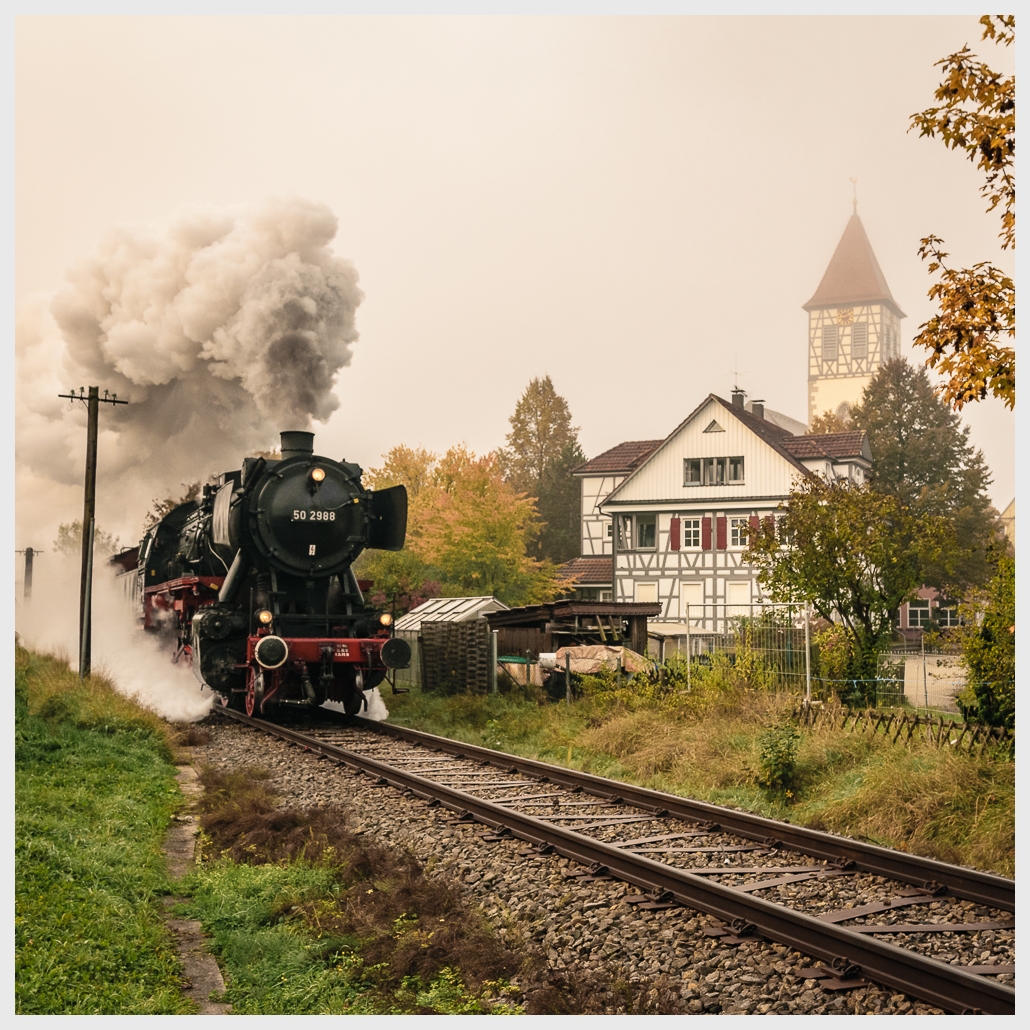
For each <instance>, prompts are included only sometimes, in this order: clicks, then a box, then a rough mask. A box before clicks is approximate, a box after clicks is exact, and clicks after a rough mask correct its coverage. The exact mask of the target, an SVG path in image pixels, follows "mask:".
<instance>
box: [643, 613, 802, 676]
mask: <svg viewBox="0 0 1030 1030" xmlns="http://www.w3.org/2000/svg"><path fill="white" fill-rule="evenodd" d="M809 628H810V627H809V619H808V616H807V614H806V610H805V608H804V606H802V605H795V604H688V605H687V606H686V618H685V620H684V622H683V623H680V624H677V627H676V630H675V632H674V633H669V632H665V633H663V634H662V636H661V647H660V648H659V650H660V654H659V656H658V657H659V658H660V659H668V658H669V657H671V656H672V655H674V654H675V655H678V656H679V657H680V658H682V659H687V676H688V681H689V679H690V678H691V676H692V671H693V668H694V667H695V666H696V665H711V664H713V663H714V662H715V661H716V660H717V656H724V659H725V660H728V661H729V662H730V663H731V664H732V665H733V666H735V667H736V669H737V670H738V671H739V672H740V673H741V674H742V675H745V676H747V677H748V679H750V680H752V681H753V682H755V683H756V684H761V685H763V686H775V687H781V688H786V689H792V690H800V691H802V692H805V691H808V690H810V689H811V680H812V667H811V640H810V632H809Z"/></svg>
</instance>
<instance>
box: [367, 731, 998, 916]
mask: <svg viewBox="0 0 1030 1030" xmlns="http://www.w3.org/2000/svg"><path fill="white" fill-rule="evenodd" d="M353 722H355V723H359V724H360V725H361V727H362V729H369V730H372V731H373V732H376V733H380V734H385V735H388V736H391V737H397V738H399V739H401V740H406V741H408V742H410V743H417V744H422V745H425V746H429V747H434V748H440V749H441V750H442V751H444V752H447V753H449V754H452V755H459V754H461V755H464V756H465V757H466V758H470V759H478V760H479V761H486V762H489V763H490V764H491V765H495V766H499V767H501V768H503V769H506V770H509V771H518V772H520V773H523V774H525V775H527V776H531V777H533V778H535V779H538V780H539V779H540V778H542V777H546V779H547V780H548V781H549V782H551V783H554V784H556V785H559V786H563V787H581V788H582V789H583V790H585V791H589V792H590V793H593V794H601V795H604V796H606V797H609V796H611V795H613V794H615V795H618V797H620V798H622V800H623V801H624V802H625V803H626V804H628V805H633V806H635V807H639V808H643V809H645V810H654V809H664V810H666V811H667V812H668V814H669V815H670V816H674V817H675V818H677V819H685V820H687V821H688V822H702V823H716V824H718V825H719V826H720V827H721V828H722V829H723V830H725V831H726V832H727V833H733V834H736V835H737V836H739V837H745V838H747V839H749V840H756V841H759V842H762V843H764V842H766V841H769V840H770V839H772V840H777V841H779V842H780V843H781V844H782V845H783V846H784V847H785V848H788V849H790V850H796V851H803V852H804V853H805V854H806V855H811V856H812V857H814V858H822V859H826V860H828V861H837V862H840V861H845V862H853V863H854V865H855V868H858V869H861V870H863V871H864V872H868V873H873V874H875V875H877V876H886V877H889V878H890V879H892V880H900V881H902V882H903V883H909V884H912V885H914V886H918V887H923V886H927V885H929V884H939V885H941V886H943V887H947V888H948V891H949V892H950V893H951V894H953V895H955V897H958V898H964V899H965V900H967V901H975V902H978V903H979V904H982V905H989V906H991V907H992V908H999V909H1002V910H1004V911H1006V912H1012V913H1013V914H1014V913H1015V910H1016V885H1015V882H1014V881H1013V880H1009V879H1006V878H1005V877H1003V876H995V875H994V874H992V873H984V872H980V871H979V870H977V869H964V868H962V867H961V866H953V865H948V864H947V863H946V862H938V861H936V860H935V859H932V858H923V857H921V856H919V855H909V854H906V853H905V852H903V851H893V850H891V849H890V848H883V847H879V846H877V845H875V844H866V843H863V842H862V841H856V840H851V839H849V838H847V837H838V836H837V835H836V834H832V833H824V832H822V831H821V830H810V829H807V828H805V827H803V826H794V825H792V824H790V823H784V822H778V821H777V820H775V819H766V818H765V817H764V816H760V815H753V814H751V813H750V812H741V811H738V810H736V809H732V808H724V807H722V806H720V805H711V804H707V803H706V802H704V801H693V800H691V799H690V798H683V797H679V796H678V795H676V794H666V793H664V792H662V791H657V790H649V789H647V788H646V787H637V786H634V785H633V784H631V783H624V782H622V781H621V780H609V779H607V778H605V777H603V776H595V775H594V774H592V773H585V772H579V771H578V770H575V769H566V768H564V767H563V766H560V765H549V764H548V763H546V762H540V761H537V760H536V759H532V758H521V757H519V756H518V755H509V754H507V753H505V752H503V751H492V750H490V749H489V748H485V747H479V746H478V745H475V744H465V743H463V742H462V741H458V740H450V739H448V738H447V737H438V736H435V735H434V734H431V733H423V732H422V731H421V730H412V729H408V727H406V726H396V725H394V724H391V723H382V722H373V721H372V720H370V719H360V718H356V717H355V719H354V720H353Z"/></svg>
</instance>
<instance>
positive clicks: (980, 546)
mask: <svg viewBox="0 0 1030 1030" xmlns="http://www.w3.org/2000/svg"><path fill="white" fill-rule="evenodd" d="M851 427H852V428H855V429H862V430H864V431H865V432H866V433H867V434H868V436H869V446H870V449H871V450H872V452H873V467H872V473H871V476H870V486H871V487H872V489H873V490H876V491H878V492H879V493H882V494H889V495H890V496H892V497H895V498H897V500H898V501H899V502H900V503H901V504H902V505H904V506H905V507H906V508H908V510H909V511H910V512H911V513H912V514H913V515H916V516H923V515H927V516H930V515H939V516H943V517H944V518H946V519H947V520H948V523H949V525H950V526H951V529H952V535H951V541H950V543H949V547H948V553H947V555H946V560H945V562H944V564H941V563H938V564H936V565H934V566H928V567H926V568H924V569H923V572H922V575H923V582H924V583H928V584H930V585H932V586H936V587H945V586H948V585H959V586H967V585H970V584H983V583H985V582H986V581H987V579H988V578H989V577H990V575H991V567H990V565H989V564H988V559H987V556H988V548H989V547H990V546H991V545H992V544H993V543H994V541H995V540H996V539H997V537H998V535H999V534H1000V532H1001V524H1000V522H999V520H998V514H997V512H996V511H995V510H994V508H993V507H992V505H991V500H990V498H989V497H988V495H987V488H988V486H990V483H991V474H990V471H989V470H988V468H987V466H986V464H985V462H984V457H983V454H982V453H981V452H980V451H979V450H975V449H974V448H973V447H972V445H971V444H970V443H969V428H968V426H963V425H962V422H961V419H960V418H959V416H958V414H957V413H956V412H955V411H954V410H953V409H952V408H950V407H949V406H948V404H946V403H945V402H944V401H943V400H942V399H940V398H939V397H937V396H935V394H934V391H933V387H932V386H931V384H930V379H929V376H928V375H927V373H926V370H925V369H924V368H914V367H913V366H912V365H910V364H909V363H908V362H907V361H905V360H904V359H902V358H895V359H894V360H892V361H888V362H886V363H885V364H884V365H882V366H881V367H880V368H879V369H878V370H877V371H876V374H875V375H874V376H873V378H872V379H871V380H870V382H869V384H868V386H866V388H865V390H864V391H863V393H862V399H861V401H860V402H859V403H858V404H856V405H854V406H853V407H852V409H851Z"/></svg>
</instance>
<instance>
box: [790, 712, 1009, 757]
mask: <svg viewBox="0 0 1030 1030" xmlns="http://www.w3.org/2000/svg"><path fill="white" fill-rule="evenodd" d="M793 716H794V719H795V720H796V721H797V722H798V724H799V725H801V726H809V727H811V726H816V725H822V726H829V727H836V726H840V728H841V729H845V730H847V731H848V732H850V733H870V734H872V735H873V736H876V734H877V733H879V734H882V735H883V736H884V737H886V738H889V739H890V740H891V741H892V743H898V742H899V741H900V742H901V743H903V744H908V743H910V742H911V741H913V740H915V741H927V742H929V743H931V744H936V745H937V746H938V747H955V748H959V747H964V748H966V749H967V750H969V751H971V752H972V751H976V752H977V753H978V754H983V752H984V750H985V749H987V748H988V747H991V748H993V749H994V750H995V753H997V754H1003V755H1008V756H1009V757H1012V756H1013V755H1014V754H1015V749H1016V735H1015V731H1014V730H1008V729H1006V728H1005V727H1004V726H986V725H984V724H983V723H975V722H953V721H951V720H949V719H945V718H944V716H942V715H939V716H937V717H936V718H934V717H933V716H931V715H919V714H918V713H910V712H899V711H897V710H896V709H888V710H883V709H879V710H877V709H875V708H865V709H851V708H844V707H842V706H840V705H836V704H833V705H826V704H820V703H816V704H812V705H805V704H800V705H797V706H796V707H795V708H794V712H793Z"/></svg>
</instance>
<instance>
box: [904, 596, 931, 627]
mask: <svg viewBox="0 0 1030 1030" xmlns="http://www.w3.org/2000/svg"><path fill="white" fill-rule="evenodd" d="M929 621H930V602H929V601H909V602H908V628H909V629H921V628H922V627H923V626H925V625H926V624H927V623H928V622H929Z"/></svg>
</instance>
